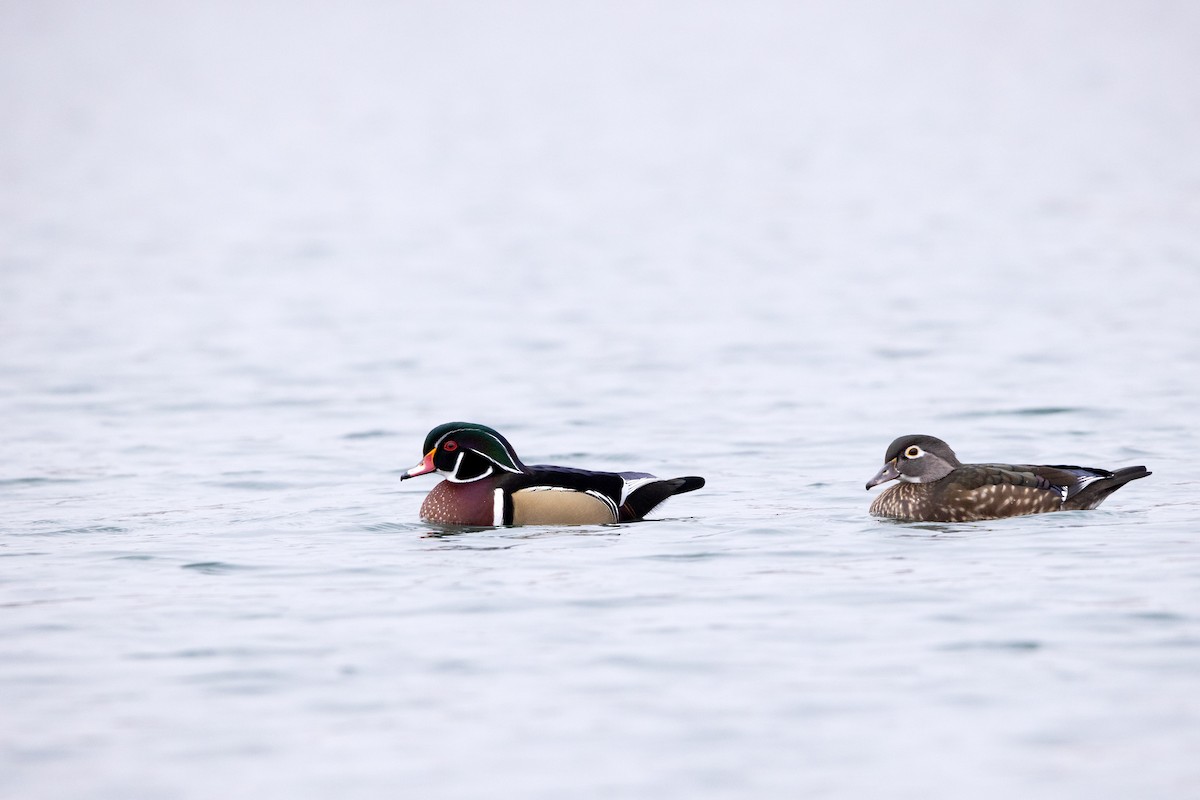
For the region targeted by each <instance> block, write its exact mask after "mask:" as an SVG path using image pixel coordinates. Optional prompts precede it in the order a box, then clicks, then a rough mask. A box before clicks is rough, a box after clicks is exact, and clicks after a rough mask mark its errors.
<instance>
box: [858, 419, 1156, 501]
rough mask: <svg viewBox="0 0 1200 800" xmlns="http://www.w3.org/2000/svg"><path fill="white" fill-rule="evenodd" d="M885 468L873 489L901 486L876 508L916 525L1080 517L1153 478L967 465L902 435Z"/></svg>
mask: <svg viewBox="0 0 1200 800" xmlns="http://www.w3.org/2000/svg"><path fill="white" fill-rule="evenodd" d="M883 460H884V465H883V469H881V470H879V473H878V474H877V475H876V476H875V477H874V478H872V479H871V480H870V481H868V482H867V488H868V489H871V488H872V487H875V486H878V485H879V484H881V483H887V482H888V481H891V480H896V481H899V483H897V484H896V485H895V486H892V487H890V488H888V489H887V490H885V491H884V492H883V493H882V494H880V495H879V496H878V497H876V498H875V502H873V503H872V504H871V513H872V514H874V515H875V516H877V517H893V518H895V519H902V520H908V521H912V522H974V521H977V520H984V519H999V518H1001V517H1016V516H1020V515H1022V514H1045V513H1047V512H1050V511H1077V510H1083V509H1091V508H1095V507H1096V506H1098V505H1100V504H1101V503H1102V502H1104V500H1105V499H1106V498H1107V497H1108V496H1109V495H1110V494H1112V493H1113V492H1115V491H1116V490H1117V489H1120V488H1121V487H1122V486H1124V485H1125V484H1127V483H1129V482H1130V481H1134V480H1137V479H1138V478H1144V477H1146V476H1147V475H1150V474H1151V473H1150V472H1148V471H1147V470H1146V468H1145V467H1125V468H1123V469H1119V470H1116V471H1115V472H1110V471H1108V470H1106V469H1098V468H1096V467H1074V466H1063V465H1046V466H1032V465H1025V464H963V463H962V462H961V461H959V460H958V457H957V456H956V455H955V454H954V451H953V450H951V449H950V446H949V445H947V444H946V443H945V442H943V441H942V440H941V439H938V438H935V437H933V436H922V435H912V436H901V437H900V438H899V439H897V440H896V441H894V442H892V443H891V445H889V446H888V449H887V452H886V453H885V454H884V457H883Z"/></svg>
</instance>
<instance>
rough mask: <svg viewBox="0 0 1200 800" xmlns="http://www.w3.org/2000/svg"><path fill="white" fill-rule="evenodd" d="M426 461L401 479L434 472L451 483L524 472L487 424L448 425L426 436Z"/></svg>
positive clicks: (505, 440)
mask: <svg viewBox="0 0 1200 800" xmlns="http://www.w3.org/2000/svg"><path fill="white" fill-rule="evenodd" d="M422 449H423V450H424V451H425V458H424V459H422V460H421V463H419V464H417V465H415V466H413V467H412V468H411V469H408V470H407V471H405V473H404V474H403V475H401V476H400V480H406V479H408V478H415V477H417V476H418V475H425V474H427V473H430V472H436V473H438V474H439V475H441V476H442V477H443V478H445V479H446V480H448V481H451V482H452V483H470V482H471V481H478V480H482V479H484V478H486V477H488V476H489V475H492V474H494V473H496V472H497V471H503V472H516V473H520V472H523V471H524V468H525V465H524V464H522V463H521V460H520V459H519V458H517V454H516V452H515V451H514V450H513V448H512V445H511V444H509V443H508V440H507V439H505V438H504V437H503V436H501V435H500V434H499V433H497V432H496V431H494V430H492V429H491V428H489V427H488V426H486V425H479V424H477V423H474V422H447V423H445V424H444V425H438V426H437V427H436V428H434V429H433V430H431V431H430V432H429V435H428V436H426V437H425V445H424V447H423V448H422Z"/></svg>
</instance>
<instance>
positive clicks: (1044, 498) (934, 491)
mask: <svg viewBox="0 0 1200 800" xmlns="http://www.w3.org/2000/svg"><path fill="white" fill-rule="evenodd" d="M1062 507H1063V503H1062V495H1060V494H1059V493H1058V492H1057V491H1055V490H1053V489H1042V488H1038V487H1037V486H1032V485H1023V484H1015V483H1003V482H997V483H986V484H984V485H982V486H976V487H974V488H968V487H967V486H964V485H963V484H962V483H959V482H957V481H955V479H954V475H953V474H952V475H950V476H948V477H946V478H943V479H942V480H940V481H934V482H933V483H898V484H896V485H895V486H892V487H891V488H889V489H887V490H886V491H884V492H883V493H882V494H881V495H879V496H878V497H876V498H875V502H874V503H872V504H871V513H872V514H874V515H875V516H877V517H894V518H896V519H906V520H915V521H920V522H975V521H978V520H984V519H999V518H1001V517H1019V516H1023V515H1025V514H1045V513H1047V512H1050V511H1061V510H1062Z"/></svg>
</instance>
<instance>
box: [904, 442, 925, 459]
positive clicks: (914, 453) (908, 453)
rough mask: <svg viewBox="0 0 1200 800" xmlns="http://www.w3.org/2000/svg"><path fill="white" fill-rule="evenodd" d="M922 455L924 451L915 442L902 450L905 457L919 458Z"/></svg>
mask: <svg viewBox="0 0 1200 800" xmlns="http://www.w3.org/2000/svg"><path fill="white" fill-rule="evenodd" d="M923 455H925V451H924V450H922V449H921V448H919V447H917V446H916V445H915V444H914V445H910V446H909V448H908V449H907V450H905V451H904V457H905V458H920V457H921V456H923Z"/></svg>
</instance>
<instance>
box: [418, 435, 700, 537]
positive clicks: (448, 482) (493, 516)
mask: <svg viewBox="0 0 1200 800" xmlns="http://www.w3.org/2000/svg"><path fill="white" fill-rule="evenodd" d="M422 451H423V452H424V453H425V458H424V459H422V461H421V463H419V464H417V465H416V466H414V467H412V468H411V469H409V470H407V471H406V472H405V473H404V474H403V475H402V476H401V477H400V480H406V479H408V478H415V477H417V476H418V475H426V474H428V473H430V472H436V473H438V474H439V475H441V476H442V477H443V478H444V480H443V481H442V482H441V483H439V484H438V485H437V486H435V487H433V490H432V491H431V492H430V493H429V494H428V495H427V496H426V497H425V501H424V502H423V503H422V504H421V519H423V520H426V521H427V522H437V523H444V524H450V525H477V526H493V525H595V524H603V523H609V522H631V521H633V520H640V519H642V518H643V517H644V516H646V514H648V513H650V512H651V511H653V510H654V509H655V508H656V507H657V506H659V505H660V504H661V503H662V502H663V501H664V500H666V499H667V498H668V497H671V496H672V495H676V494H683V493H684V492H691V491H694V490H696V489H699V488H700V487H702V486H704V478H700V477H695V476H689V477H684V478H667V479H663V478H656V477H655V476H653V475H649V474H646V473H644V472H593V471H591V470H584V469H574V468H572V467H555V466H550V465H546V464H539V465H534V466H526V465H525V464H523V463H522V462H521V460H520V459H519V458H517V453H516V451H515V450H513V447H512V445H511V444H509V443H508V440H507V439H505V438H504V437H503V436H501V435H500V434H499V433H498V432H496V431H495V430H493V429H492V428H489V427H487V426H486V425H479V424H477V423H472V422H447V423H445V424H443V425H439V426H437V427H436V428H434V429H433V430H431V431H430V432H429V435H428V436H426V437H425V445H424V447H423V448H422Z"/></svg>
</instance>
